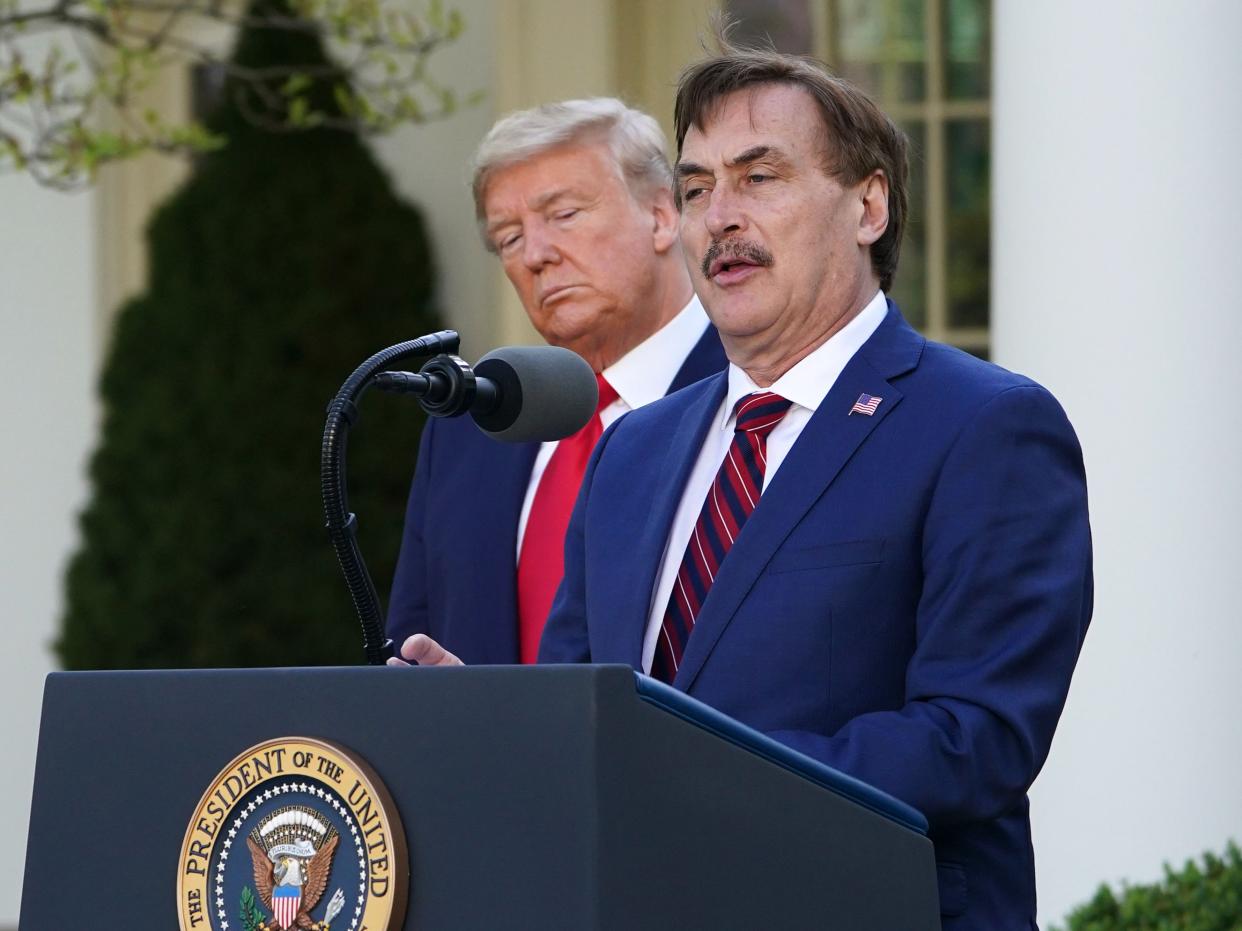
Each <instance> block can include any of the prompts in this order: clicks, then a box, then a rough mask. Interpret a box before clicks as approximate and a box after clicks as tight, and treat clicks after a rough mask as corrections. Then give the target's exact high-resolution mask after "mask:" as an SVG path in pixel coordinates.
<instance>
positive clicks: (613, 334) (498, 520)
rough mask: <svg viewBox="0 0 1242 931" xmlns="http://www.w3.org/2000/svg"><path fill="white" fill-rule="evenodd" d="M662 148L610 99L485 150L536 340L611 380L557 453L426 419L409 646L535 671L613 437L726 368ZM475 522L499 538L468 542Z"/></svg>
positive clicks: (408, 562) (408, 525)
mask: <svg viewBox="0 0 1242 931" xmlns="http://www.w3.org/2000/svg"><path fill="white" fill-rule="evenodd" d="M664 153H665V139H664V134H663V133H662V132H661V131H660V128H659V126H658V125H657V124H656V122H655V120H653V119H652V118H651V117H650V116H648V115H646V114H644V113H640V112H638V111H636V110H632V109H630V108H628V107H626V106H625V105H623V104H622V103H621V102H620V101H618V100H612V99H605V98H597V99H592V100H569V101H564V102H562V103H557V104H550V105H545V106H542V107H536V108H534V109H532V110H524V111H521V112H518V113H514V114H512V115H510V116H508V117H506V118H505V119H503V120H501V121H500V122H498V123H497V124H496V126H494V127H493V128H492V130H491V131H490V132H489V133H488V135H487V137H486V138H485V139H484V140H483V142H482V143H481V145H480V147H479V150H478V152H477V154H476V156H475V169H474V182H473V191H474V199H475V208H476V214H477V217H478V221H479V224H480V229H481V231H482V233H483V238H484V242H485V243H486V245H487V247H488V249H489V250H490V251H492V252H493V253H495V254H496V255H497V256H498V257H499V258H500V261H501V263H502V265H503V267H504V270H505V274H506V275H507V276H508V278H509V280H510V282H512V284H513V287H514V289H515V290H516V291H517V293H518V296H519V297H520V298H521V301H522V305H523V307H524V308H525V310H526V312H527V314H528V315H529V317H530V319H531V322H532V323H533V324H534V326H535V328H536V329H537V330H538V331H539V333H540V334H541V335H542V336H543V337H544V338H545V339H546V340H547V341H548V342H549V343H552V344H554V345H558V346H564V347H567V348H569V349H572V350H574V351H575V352H577V353H578V354H579V355H581V356H583V358H585V359H586V360H587V361H588V362H590V363H591V366H592V367H593V368H594V370H595V371H596V372H598V373H600V377H601V379H602V381H601V394H602V396H603V397H604V402H605V403H604V405H603V407H602V409H601V410H600V411H599V414H598V418H597V420H596V421H594V422H593V424H591V425H588V428H586V430H584V432H583V434H581V435H578V436H575V437H572V438H569V439H567V440H565V441H562V443H560V444H557V443H544V444H539V443H519V444H500V443H496V442H495V441H493V440H491V439H488V438H487V437H485V436H484V435H483V434H482V433H480V432H479V430H478V429H477V428H476V427H475V426H474V424H473V422H471V421H470V420H469V419H468V418H460V419H453V420H438V419H433V420H431V421H429V422H428V424H427V426H426V428H425V429H424V431H423V436H422V442H421V445H420V448H419V455H418V466H417V469H416V472H415V476H414V482H413V487H412V489H411V492H410V499H409V505H408V508H407V512H406V520H405V530H404V536H403V540H402V544H401V552H400V555H399V559H398V565H397V571H396V577H395V579H394V582H393V587H392V596H391V599H390V605H389V610H388V620H387V632H388V636H390V637H391V638H393V640H394V641H396V642H398V643H400V642H401V641H402V640H404V639H406V638H407V637H409V636H410V635H412V634H415V633H426V634H430V635H431V636H432V637H434V638H435V639H436V640H438V641H440V642H442V643H443V644H445V645H446V646H447V647H448V648H449V649H451V650H454V651H456V652H457V653H458V654H460V656H461V657H462V658H463V659H465V660H466V661H468V662H471V663H515V662H518V661H519V660H521V661H527V662H533V661H534V659H535V656H536V654H537V651H538V646H539V636H540V634H541V632H542V629H543V622H544V620H545V618H546V617H547V613H548V609H549V608H550V606H551V603H552V596H553V595H554V593H555V591H556V586H557V584H558V583H559V581H560V576H561V555H562V552H563V541H564V532H565V525H566V523H567V522H568V519H569V511H570V509H571V508H572V505H573V501H574V498H575V497H576V495H577V490H578V484H579V482H580V481H581V478H582V472H583V470H584V469H585V466H586V459H587V457H588V456H589V454H590V451H591V447H592V446H593V445H594V441H595V439H597V438H598V436H599V432H600V430H601V429H602V428H603V427H607V426H608V425H610V424H611V423H612V422H613V421H615V420H616V419H617V418H618V417H620V416H621V415H622V414H624V413H626V412H628V411H631V410H634V409H636V408H638V407H641V406H642V405H644V404H646V403H648V402H650V401H653V400H656V399H658V398H660V397H662V396H664V395H665V394H666V393H669V392H672V391H676V390H678V389H679V388H683V387H685V386H686V385H689V384H692V383H693V382H695V381H698V380H699V379H701V378H704V377H706V376H707V375H711V374H714V373H716V372H719V371H721V370H722V369H723V368H724V366H725V357H724V350H723V349H722V348H721V345H720V340H719V337H718V336H717V335H716V331H715V329H714V328H712V327H711V325H710V323H709V322H708V320H707V316H706V314H705V313H704V312H703V308H702V306H701V305H700V304H699V301H698V299H697V298H696V297H695V296H694V292H693V289H692V287H691V284H690V278H689V275H688V274H687V271H686V265H685V261H684V258H683V256H682V253H681V247H680V245H679V243H678V239H677V225H678V215H677V210H676V206H675V205H674V203H673V194H672V172H671V169H670V168H669V165H668V160H667V158H666V156H665V154H664ZM592 427H593V428H594V433H593V434H592V432H591V428H592ZM558 450H559V451H558ZM462 527H467V528H474V529H475V530H479V529H480V528H483V529H485V531H486V532H481V533H472V534H471V535H470V538H469V541H468V544H466V543H465V542H464V541H463V538H462V536H461V529H460V528H462Z"/></svg>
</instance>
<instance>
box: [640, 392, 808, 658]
mask: <svg viewBox="0 0 1242 931" xmlns="http://www.w3.org/2000/svg"><path fill="white" fill-rule="evenodd" d="M790 403H791V402H789V401H786V400H785V399H784V398H782V397H781V396H780V395H777V394H773V393H772V392H770V391H764V392H760V393H758V394H749V395H747V396H746V397H744V398H742V399H741V400H739V401H738V402H737V406H736V408H735V410H734V413H735V415H736V417H737V423H736V424H735V425H734V433H733V442H732V443H730V444H729V452H728V454H727V455H726V456H725V459H724V462H723V463H721V465H720V471H718V472H717V473H716V478H715V480H714V481H713V482H712V487H711V490H710V491H708V493H707V499H706V500H705V501H704V502H703V510H702V511H700V512H699V519H698V521H697V523H695V525H694V533H692V534H691V535H690V542H689V544H687V546H686V554H685V555H684V556H683V557H682V559H681V568H680V569H678V570H677V581H676V583H675V584H674V585H673V592H672V595H670V596H669V600H668V608H667V609H666V610H665V612H664V621H663V623H662V625H661V628H660V639H659V640H658V641H656V651H655V657H654V658H653V659H652V661H651V675H652V676H654V677H655V678H657V679H661V680H663V681H665V682H672V681H673V678H674V677H675V676H676V675H677V670H678V668H679V667H680V666H681V657H682V654H683V653H684V652H685V649H686V641H687V640H689V639H690V632H691V631H693V630H694V620H695V618H696V617H698V615H699V609H700V608H702V607H703V602H704V601H706V600H707V593H708V591H709V590H710V589H711V587H712V582H714V581H715V580H716V576H717V575H718V574H719V572H720V566H721V564H722V563H724V560H725V556H727V555H728V553H729V549H730V548H731V547H732V546H733V542H734V541H735V540H736V539H737V536H738V534H739V533H741V532H742V526H743V525H744V524H745V523H746V520H747V518H749V517H750V514H751V512H752V511H753V510H754V509H755V505H756V504H758V503H759V495H760V494H761V493H762V492H763V475H764V472H765V471H766V470H767V466H768V454H767V445H768V434H769V433H771V432H772V430H773V428H774V427H775V426H776V425H777V424H778V423H780V422H781V418H783V417H784V416H785V413H786V412H787V411H788V410H789V405H790Z"/></svg>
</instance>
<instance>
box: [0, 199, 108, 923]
mask: <svg viewBox="0 0 1242 931" xmlns="http://www.w3.org/2000/svg"><path fill="white" fill-rule="evenodd" d="M93 205H94V195H93V194H61V193H57V192H54V191H50V190H45V189H41V188H39V187H37V186H36V185H35V184H34V182H33V181H31V180H29V179H28V178H26V177H24V176H21V175H8V176H0V217H3V220H2V221H0V424H3V428H4V440H3V442H2V443H0V449H2V450H3V451H2V452H0V593H3V602H0V605H2V610H3V614H2V615H0V624H3V629H4V636H3V641H2V644H3V646H2V648H0V708H3V713H2V714H0V722H2V723H0V747H3V750H4V757H5V763H4V765H3V766H2V767H0V799H4V811H5V813H6V818H5V828H4V831H3V832H0V928H3V927H13V928H15V927H17V915H18V903H19V902H20V899H21V888H22V876H23V874H24V872H25V857H26V826H27V822H28V820H29V817H30V793H31V787H32V785H33V780H34V764H35V746H36V738H37V734H38V729H39V711H40V707H41V704H42V701H43V678H44V676H45V675H46V674H47V673H48V672H50V671H51V670H52V668H53V666H54V661H53V659H52V653H51V649H50V646H51V643H52V641H53V640H54V638H55V637H56V635H57V633H58V630H59V619H60V615H61V613H62V611H63V605H64V601H63V598H62V592H63V581H62V573H63V570H64V567H65V562H66V560H67V559H68V556H69V554H70V553H71V552H72V551H73V549H74V548H75V547H76V546H77V540H78V533H77V525H76V515H77V512H78V510H79V508H81V507H82V505H83V503H84V501H85V497H86V479H85V463H86V456H87V449H88V446H89V445H90V443H91V442H92V441H93V437H94V431H95V418H96V402H95V400H94V383H95V377H96V371H97V368H96V365H97V361H96V360H97V352H98V349H97V343H98V340H99V336H98V334H97V332H96V328H95V327H96V323H97V311H96V302H95V279H94V267H95V249H94V218H93ZM84 778H85V773H84Z"/></svg>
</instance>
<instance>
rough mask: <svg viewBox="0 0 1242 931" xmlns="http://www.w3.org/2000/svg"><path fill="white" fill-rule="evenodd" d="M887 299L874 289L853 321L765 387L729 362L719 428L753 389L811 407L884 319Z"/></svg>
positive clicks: (728, 426) (727, 424) (730, 421)
mask: <svg viewBox="0 0 1242 931" xmlns="http://www.w3.org/2000/svg"><path fill="white" fill-rule="evenodd" d="M887 313H888V302H887V301H886V300H885V297H884V292H883V291H877V292H876V293H875V297H873V298H872V299H871V300H870V301H869V302H868V303H867V306H866V307H864V308H863V309H862V311H860V312H859V314H858V316H856V317H855V318H854V319H853V320H851V321H850V322H849V323H847V324H846V325H845V326H843V327H842V328H841V329H840V330H838V331H837V332H836V333H833V334H832V336H830V337H829V338H828V339H827V340H825V341H824V344H823V345H822V346H819V347H818V348H817V349H815V350H814V351H813V352H812V353H811V354H810V355H808V356H807V357H806V358H805V359H803V360H802V361H801V362H799V363H798V364H797V365H795V366H794V367H793V368H791V369H790V370H789V371H788V372H786V373H785V374H784V375H782V376H781V377H780V378H778V379H777V380H776V381H775V382H773V384H772V385H771V386H770V387H768V388H760V387H759V386H758V385H756V384H755V383H754V382H753V381H751V378H750V376H749V375H747V374H746V373H745V372H744V371H742V369H740V368H738V367H737V366H736V365H734V364H733V363H732V362H730V363H729V391H728V393H727V394H726V395H725V406H724V414H723V419H722V420H721V423H720V429H722V430H729V431H732V429H733V408H734V407H735V406H736V405H737V402H738V401H739V400H741V399H742V398H744V397H745V396H746V395H748V394H753V393H754V392H756V391H771V392H773V393H774V394H779V395H780V396H781V397H782V398H786V399H788V400H790V401H792V402H793V403H794V405H795V406H797V407H804V408H806V409H807V410H811V411H813V410H815V409H816V408H818V407H819V405H820V403H821V402H822V401H823V400H824V398H825V397H826V396H827V394H828V392H829V391H830V390H832V386H833V384H834V383H835V382H836V380H837V378H838V377H839V376H840V375H841V371H842V370H843V369H844V368H845V366H846V365H847V364H848V363H849V361H850V359H852V358H853V357H854V353H856V352H858V350H859V349H860V348H861V347H862V344H863V343H865V342H866V341H867V340H868V339H870V338H871V334H872V333H874V332H875V331H876V330H877V329H878V328H879V326H880V324H881V323H883V322H884V316H885V314H887Z"/></svg>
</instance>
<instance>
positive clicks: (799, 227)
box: [677, 84, 887, 383]
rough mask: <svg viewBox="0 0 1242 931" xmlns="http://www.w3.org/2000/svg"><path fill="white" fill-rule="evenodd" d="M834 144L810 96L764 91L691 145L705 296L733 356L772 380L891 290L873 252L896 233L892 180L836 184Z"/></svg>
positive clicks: (688, 175) (729, 110)
mask: <svg viewBox="0 0 1242 931" xmlns="http://www.w3.org/2000/svg"><path fill="white" fill-rule="evenodd" d="M826 135H827V134H826V130H825V129H824V122H823V118H822V117H821V115H820V112H819V109H818V107H817V105H816V103H815V101H814V99H813V98H812V97H811V95H810V94H809V93H808V92H807V91H805V90H803V89H801V88H798V87H793V86H789V85H781V84H762V85H757V86H755V87H753V88H748V89H745V90H741V91H738V92H736V93H733V94H730V95H728V96H726V97H724V98H722V99H721V100H720V102H719V105H718V107H717V109H716V110H715V111H714V112H710V111H709V113H708V114H707V118H706V120H705V125H704V126H702V127H701V128H700V127H691V128H690V130H689V131H688V132H687V133H686V136H685V139H684V141H683V143H682V152H681V160H680V162H679V163H678V168H677V174H678V180H677V184H678V186H679V191H680V193H681V199H682V206H681V237H682V246H683V248H684V249H685V251H686V262H687V264H688V265H689V266H690V274H691V278H692V279H693V281H694V288H695V290H696V291H697V292H698V293H699V297H701V298H702V299H703V303H704V304H705V305H706V307H707V310H708V313H709V314H710V316H711V318H712V321H713V322H714V323H715V324H716V326H717V328H718V329H719V330H720V333H721V338H722V340H723V341H724V344H725V349H726V350H727V351H728V354H729V358H730V359H731V360H732V361H733V362H734V363H736V364H738V365H740V366H741V367H742V368H744V369H746V370H747V371H748V372H751V374H752V377H754V375H755V371H756V370H757V371H761V372H764V373H767V374H768V375H770V376H771V377H770V380H769V382H768V383H770V381H771V380H775V378H776V377H779V375H781V374H783V373H784V371H786V370H787V369H788V368H789V367H790V366H791V365H792V364H793V363H795V362H797V361H798V360H799V359H801V358H802V357H804V356H805V355H806V354H807V353H808V352H810V351H811V350H812V349H814V348H815V347H816V346H818V345H819V344H821V343H822V342H823V341H824V339H826V338H827V337H828V336H830V335H831V334H832V333H834V332H836V330H838V329H840V328H841V327H842V326H844V325H845V324H846V323H848V322H849V320H850V319H851V318H852V317H853V316H854V315H855V314H856V313H857V312H858V311H859V310H861V309H862V307H863V306H865V304H866V302H867V301H868V300H870V298H871V297H872V296H873V295H874V294H875V291H876V289H877V288H878V286H879V285H878V280H877V279H876V278H875V274H874V272H873V271H872V269H871V260H870V253H869V246H870V244H871V243H872V242H874V241H875V240H876V239H878V238H879V235H880V234H881V233H882V232H883V227H884V225H886V224H887V206H886V197H887V186H886V183H885V182H884V179H883V176H882V175H880V174H878V173H877V174H875V175H872V176H871V177H870V178H867V179H864V180H863V181H862V182H860V183H859V184H858V185H854V186H852V187H849V188H846V187H844V186H842V185H841V184H840V183H839V182H837V181H836V180H835V179H833V178H832V177H830V176H829V175H828V174H827V172H826V171H825V167H824V166H825V160H826V159H825V155H826V148H825V147H826V145H827V143H828V140H827V138H826ZM881 195H882V196H881ZM877 210H879V211H881V212H882V213H883V216H882V217H877V215H876V212H877ZM877 227H878V231H877Z"/></svg>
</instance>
